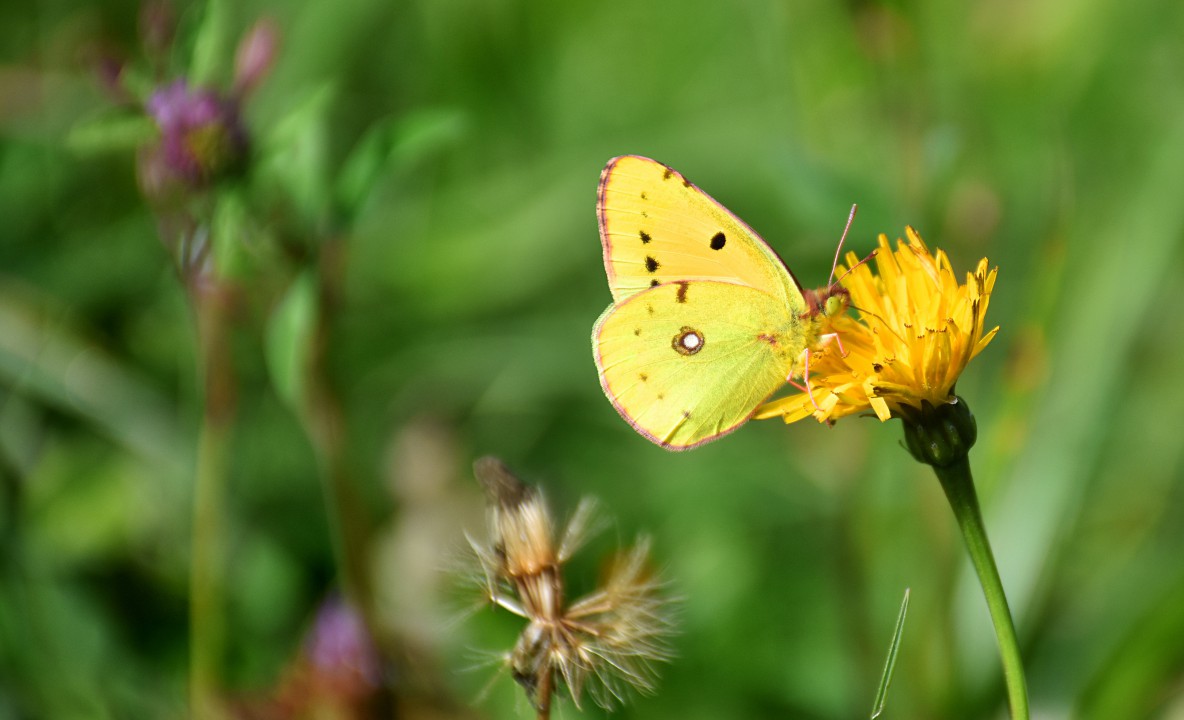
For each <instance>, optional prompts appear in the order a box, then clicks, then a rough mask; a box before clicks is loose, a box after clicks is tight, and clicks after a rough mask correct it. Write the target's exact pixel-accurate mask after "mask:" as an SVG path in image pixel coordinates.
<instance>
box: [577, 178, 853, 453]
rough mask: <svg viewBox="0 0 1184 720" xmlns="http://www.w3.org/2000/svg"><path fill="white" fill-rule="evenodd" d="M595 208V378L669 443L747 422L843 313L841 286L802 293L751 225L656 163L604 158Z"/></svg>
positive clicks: (621, 407)
mask: <svg viewBox="0 0 1184 720" xmlns="http://www.w3.org/2000/svg"><path fill="white" fill-rule="evenodd" d="M597 215H598V218H599V221H600V242H601V244H602V245H603V247H604V269H605V271H606V272H607V273H608V284H609V288H610V289H611V290H612V293H613V304H612V305H610V306H609V308H608V309H607V310H605V311H604V314H602V315H601V316H600V319H598V320H597V321H596V325H595V327H593V328H592V351H593V354H594V356H595V358H596V368H597V370H598V371H599V373H600V384H601V386H602V387H603V388H604V393H605V395H607V396H608V399H609V400H610V401H611V402H612V404H613V406H614V407H615V408H616V409H617V412H619V413H620V414H621V417H623V418H625V420H626V421H627V422H628V423H629V424H630V425H632V426H633V428H634V429H635V430H637V432H639V433H641V434H642V435H643V436H645V437H646V438H648V439H649V440H651V441H653V442H655V443H657V444H658V445H661V446H662V447H664V448H667V449H669V450H686V449H689V448H693V447H696V446H698V445H702V444H703V443H705V442H710V441H711V440H714V439H716V438H718V437H720V436H722V435H725V434H727V433H729V432H732V431H733V430H735V429H736V428H737V427H739V426H740V425H742V424H743V423H744V422H745V421H746V420H748V419H749V418H750V417H752V415H753V413H754V412H756V409H757V407H758V406H760V405H761V403H763V402H764V401H765V400H766V399H767V398H768V397H769V396H770V395H771V394H773V393H774V392H775V391H776V390H777V389H778V388H780V387H781V386H782V384H783V383H785V382H787V381H792V380H791V379H792V376H793V375H794V373H795V370H796V368H797V367H798V365H799V362H800V360H801V358H802V357H803V355H804V353H806V352H808V349H809V348H811V347H814V346H815V345H816V344H817V343H818V341H819V334H820V331H821V326H822V322H823V319H824V317H825V316H826V315H833V314H837V313H841V312H844V311H845V310H846V290H844V289H843V288H841V287H839V286H838V284H837V283H835V284H833V285H831V286H830V287H828V288H826V289H823V290H818V291H812V290H806V291H803V290H802V288H801V286H800V285H799V284H798V282H797V279H796V278H794V276H793V274H792V273H791V272H790V271H789V269H788V268H787V267H786V266H785V263H784V262H782V260H781V258H780V257H778V256H777V254H776V253H775V252H773V249H772V248H770V247H769V246H768V245H766V244H765V242H764V241H763V240H761V238H760V236H758V235H757V234H756V232H754V231H753V230H752V228H750V227H748V225H746V224H745V223H744V222H743V221H741V220H740V219H739V218H737V217H736V216H735V215H733V214H732V213H730V212H728V210H727V209H726V208H724V206H723V205H720V204H719V203H718V202H716V201H715V200H713V199H712V198H711V197H710V196H709V195H707V193H705V192H703V191H702V190H700V189H699V188H697V187H695V186H694V185H692V184H691V183H690V181H688V180H687V179H686V178H684V177H683V176H682V175H681V174H679V173H678V172H676V171H675V170H673V169H671V168H669V167H667V166H665V165H663V164H662V163H659V162H657V161H656V160H650V159H649V158H644V157H639V156H636V155H626V156H623V157H618V158H615V159H613V160H612V161H610V162H609V164H608V166H606V167H605V169H604V172H603V173H602V174H601V176H600V190H599V199H598V202H597ZM807 382H808V381H807Z"/></svg>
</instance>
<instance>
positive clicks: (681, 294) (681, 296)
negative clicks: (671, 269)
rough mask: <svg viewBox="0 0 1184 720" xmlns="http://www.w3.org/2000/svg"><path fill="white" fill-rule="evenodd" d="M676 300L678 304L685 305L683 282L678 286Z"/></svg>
mask: <svg viewBox="0 0 1184 720" xmlns="http://www.w3.org/2000/svg"><path fill="white" fill-rule="evenodd" d="M676 299H677V300H678V301H679V302H680V303H685V302H686V301H687V284H686V283H685V282H680V283H679V284H678V296H677V298H676Z"/></svg>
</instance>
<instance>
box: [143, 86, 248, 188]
mask: <svg viewBox="0 0 1184 720" xmlns="http://www.w3.org/2000/svg"><path fill="white" fill-rule="evenodd" d="M146 109H147V111H148V114H149V115H150V116H151V117H152V119H153V120H155V121H156V125H157V127H158V128H160V141H159V143H158V144H157V145H155V146H154V147H152V148H149V149H148V151H147V153H146V154H145V156H144V157H143V158H142V163H141V176H142V179H143V183H144V188H145V191H147V192H149V194H152V195H157V194H159V193H160V192H161V191H163V190H165V189H166V188H167V186H168V185H169V184H171V181H180V182H181V183H183V184H185V185H188V186H190V187H193V188H196V187H202V186H204V185H206V184H208V183H209V182H210V181H211V180H213V179H215V178H217V177H219V176H220V175H223V174H225V173H226V172H228V171H230V170H231V169H233V168H234V167H236V166H237V165H238V164H239V163H240V162H241V160H242V159H243V157H244V156H245V154H246V150H247V134H246V131H245V130H244V129H243V126H242V122H241V120H240V117H239V108H238V102H237V100H235V99H233V98H227V97H223V96H222V95H220V94H218V93H217V92H215V91H213V90H209V89H205V88H190V86H189V83H188V82H187V81H185V80H175V81H173V82H172V83H170V84H168V85H165V86H163V87H161V88H158V89H157V90H156V91H155V92H153V93H152V96H151V97H150V98H148V102H147V104H146Z"/></svg>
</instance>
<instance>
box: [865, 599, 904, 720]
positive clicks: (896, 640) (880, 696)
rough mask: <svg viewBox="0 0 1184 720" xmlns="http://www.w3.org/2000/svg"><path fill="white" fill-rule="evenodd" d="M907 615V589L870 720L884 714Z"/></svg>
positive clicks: (897, 617)
mask: <svg viewBox="0 0 1184 720" xmlns="http://www.w3.org/2000/svg"><path fill="white" fill-rule="evenodd" d="M908 613H909V588H905V589H904V600H902V601H901V603H900V614H899V615H897V616H896V629H895V630H893V631H892V644H891V645H889V646H888V659H887V660H885V661H884V672H883V674H881V675H880V687H878V688H876V699H875V701H874V702H873V703H872V715H871V717H872V720H875V719H876V718H878V717H880V713H882V712H884V702H885V701H886V700H887V699H888V686H889V685H890V684H891V683H892V672H893V671H894V670H895V669H896V655H897V653H898V652H899V651H900V638H901V636H902V635H904V618H905V616H906V615H908Z"/></svg>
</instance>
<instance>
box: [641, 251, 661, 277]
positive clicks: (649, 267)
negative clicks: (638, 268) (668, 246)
mask: <svg viewBox="0 0 1184 720" xmlns="http://www.w3.org/2000/svg"><path fill="white" fill-rule="evenodd" d="M660 267H662V266H661V265H659V264H658V261H657V260H655V259H654V256H653V255H646V256H645V269H646V271H647V272H651V273H655V272H658V268H660Z"/></svg>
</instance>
